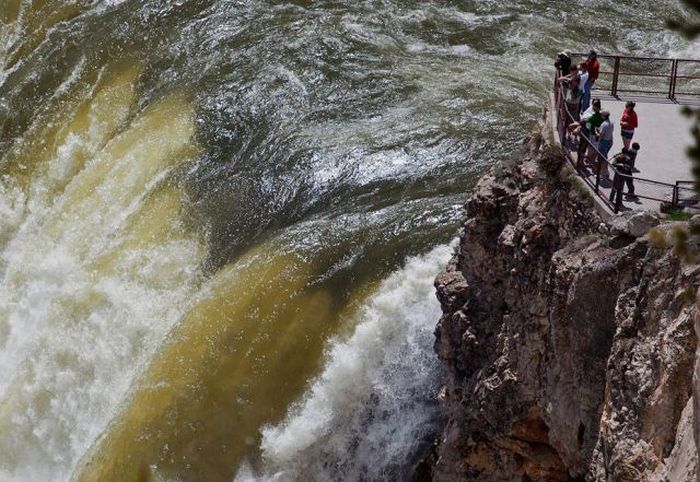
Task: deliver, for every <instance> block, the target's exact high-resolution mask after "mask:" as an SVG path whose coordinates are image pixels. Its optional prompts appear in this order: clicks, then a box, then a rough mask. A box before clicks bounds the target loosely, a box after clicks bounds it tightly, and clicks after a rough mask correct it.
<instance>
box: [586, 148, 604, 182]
mask: <svg viewBox="0 0 700 482" xmlns="http://www.w3.org/2000/svg"><path fill="white" fill-rule="evenodd" d="M586 150H588V147H586ZM596 160H597V161H598V162H596V166H597V167H596V173H595V192H596V194H598V186H600V166H601V164H603V163H602V161H601V160H600V156H598V155H596Z"/></svg>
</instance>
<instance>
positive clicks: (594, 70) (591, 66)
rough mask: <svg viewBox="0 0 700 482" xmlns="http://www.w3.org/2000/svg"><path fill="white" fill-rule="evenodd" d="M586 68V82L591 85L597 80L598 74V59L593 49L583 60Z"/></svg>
mask: <svg viewBox="0 0 700 482" xmlns="http://www.w3.org/2000/svg"><path fill="white" fill-rule="evenodd" d="M584 63H585V64H586V67H587V69H588V82H589V83H590V84H591V87H593V84H595V81H596V80H598V74H600V61H599V60H598V54H597V53H596V51H595V50H591V51H590V52H589V53H588V59H586V61H585V62H584Z"/></svg>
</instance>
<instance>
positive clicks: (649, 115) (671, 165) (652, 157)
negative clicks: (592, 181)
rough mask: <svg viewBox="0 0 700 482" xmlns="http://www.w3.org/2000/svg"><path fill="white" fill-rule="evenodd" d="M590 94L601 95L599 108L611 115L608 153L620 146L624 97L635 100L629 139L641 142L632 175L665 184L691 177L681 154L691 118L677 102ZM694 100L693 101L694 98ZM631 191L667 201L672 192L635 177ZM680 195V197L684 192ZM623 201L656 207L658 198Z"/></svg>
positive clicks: (687, 161)
mask: <svg viewBox="0 0 700 482" xmlns="http://www.w3.org/2000/svg"><path fill="white" fill-rule="evenodd" d="M593 97H598V98H600V99H601V104H602V110H607V111H609V112H610V116H611V119H612V120H613V122H614V125H615V137H614V143H613V147H612V149H611V150H610V154H609V156H610V157H612V156H613V155H614V154H617V153H618V152H620V151H621V150H622V147H623V144H622V138H621V137H620V117H621V116H622V111H623V110H624V108H625V103H626V101H627V100H632V101H634V102H636V103H637V105H636V107H635V110H636V112H637V117H638V118H639V127H638V128H637V130H636V131H635V135H634V139H633V140H632V142H638V143H639V144H640V146H641V148H640V151H639V154H638V155H637V161H636V164H635V167H636V168H637V169H638V170H639V172H635V173H634V176H635V177H639V178H646V179H652V180H654V181H661V182H665V183H668V184H675V182H676V181H692V180H693V175H692V172H691V161H690V159H689V158H688V156H687V155H686V154H685V149H686V147H687V146H689V145H691V144H692V143H693V138H692V136H691V134H690V128H691V125H692V122H691V120H690V119H689V118H687V117H685V116H684V115H683V114H682V113H681V107H682V106H681V105H680V104H678V103H671V102H670V101H665V100H663V99H653V98H643V97H641V98H640V97H635V98H620V99H616V98H613V97H610V96H602V95H601V96H596V95H595V92H594V95H593ZM688 103H690V102H688ZM695 104H696V105H697V102H696V103H695ZM611 175H612V170H611ZM593 178H595V176H593ZM602 187H603V190H604V192H605V194H606V195H607V194H609V192H610V187H609V186H608V185H605V184H603V185H602ZM625 191H626V189H625ZM635 191H636V193H637V194H639V195H645V196H650V197H655V198H659V199H665V200H668V201H670V200H671V196H672V194H673V190H672V189H670V188H668V187H665V186H658V185H654V184H651V183H645V182H643V181H635ZM691 194H692V193H691V191H690V190H688V191H687V192H686V196H685V197H688V195H691ZM681 197H682V198H683V197H684V196H681ZM623 204H624V206H625V207H626V208H628V209H653V210H658V209H659V205H660V202H659V201H651V200H647V199H636V200H632V199H628V198H625V200H624V201H623Z"/></svg>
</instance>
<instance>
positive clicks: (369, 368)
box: [238, 246, 452, 480]
mask: <svg viewBox="0 0 700 482" xmlns="http://www.w3.org/2000/svg"><path fill="white" fill-rule="evenodd" d="M451 251H452V249H451V248H450V247H449V246H440V247H438V248H435V249H434V250H432V251H431V252H430V253H428V254H426V255H425V256H420V257H414V258H410V259H408V261H407V262H406V265H405V267H404V268H403V269H402V270H401V271H398V272H396V273H394V274H393V275H392V276H390V277H389V278H388V279H386V280H385V281H384V282H383V283H382V285H381V286H380V288H379V290H378V292H377V293H376V294H375V295H373V296H372V297H371V298H370V299H369V300H368V302H367V304H366V306H365V308H364V309H363V310H362V311H361V314H360V317H361V318H360V323H359V324H358V325H357V327H356V329H355V332H354V334H353V335H352V337H351V338H350V339H349V340H347V341H338V340H335V341H333V342H331V344H330V349H329V351H328V355H327V362H326V366H325V368H324V369H323V372H322V373H321V375H320V376H319V377H318V378H317V379H316V380H315V381H314V382H313V383H312V384H311V385H310V388H309V390H308V392H307V393H306V395H305V396H304V398H303V400H302V402H301V403H299V404H297V405H295V406H294V407H292V408H291V410H290V412H289V414H288V416H287V418H286V420H285V421H284V422H283V423H282V424H280V425H277V426H269V427H265V428H264V429H263V431H262V432H263V441H262V452H263V456H264V459H265V461H266V467H267V473H266V474H264V475H262V476H259V478H260V479H267V480H303V479H304V478H305V475H307V474H312V475H313V477H312V478H313V479H315V480H360V479H361V478H364V479H368V480H380V479H382V478H386V477H387V476H389V475H390V474H391V475H392V476H394V475H399V474H401V473H402V470H405V469H406V465H407V464H410V463H411V462H412V460H411V459H412V458H415V456H416V455H417V453H416V450H418V449H420V447H421V446H422V445H423V443H422V442H424V440H422V438H423V437H425V436H426V434H428V433H429V432H430V428H431V425H432V424H434V423H435V420H436V418H437V416H438V414H437V408H436V406H435V404H434V398H433V396H434V393H433V392H434V390H435V388H436V386H437V385H436V384H437V383H439V370H440V368H439V363H438V360H437V357H436V356H435V355H434V353H433V351H432V345H433V330H434V326H435V322H436V321H437V320H438V318H439V316H440V307H439V304H438V302H437V299H436V297H435V290H434V288H433V280H434V278H435V275H436V274H437V273H438V271H439V270H440V269H441V267H442V266H443V265H444V263H445V262H446V261H447V259H448V258H449V255H450V253H451ZM251 478H255V477H253V476H252V475H251V472H249V469H246V470H245V471H241V472H240V473H239V475H238V480H248V479H251Z"/></svg>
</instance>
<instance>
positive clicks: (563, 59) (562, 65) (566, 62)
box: [554, 50, 571, 75]
mask: <svg viewBox="0 0 700 482" xmlns="http://www.w3.org/2000/svg"><path fill="white" fill-rule="evenodd" d="M554 66H555V67H556V68H557V70H558V71H559V73H560V74H561V75H567V74H568V73H569V72H570V71H571V55H570V54H569V52H568V51H566V50H564V51H563V52H559V53H558V54H557V60H556V62H554Z"/></svg>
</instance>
